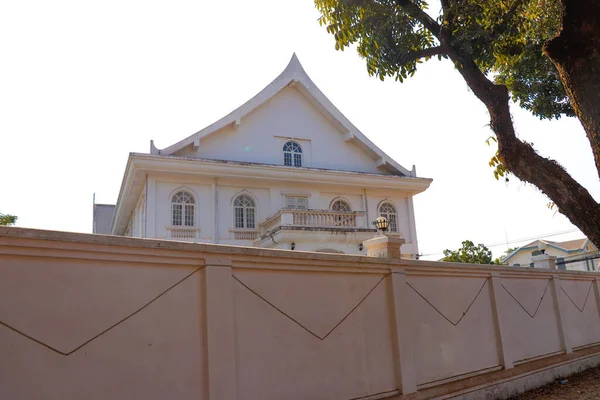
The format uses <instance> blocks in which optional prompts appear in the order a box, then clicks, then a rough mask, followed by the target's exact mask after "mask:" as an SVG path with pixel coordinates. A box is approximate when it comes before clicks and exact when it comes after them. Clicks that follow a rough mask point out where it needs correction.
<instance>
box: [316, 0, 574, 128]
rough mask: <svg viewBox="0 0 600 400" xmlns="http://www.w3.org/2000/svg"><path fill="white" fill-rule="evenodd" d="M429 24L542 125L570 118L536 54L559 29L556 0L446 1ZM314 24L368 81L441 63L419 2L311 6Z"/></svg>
mask: <svg viewBox="0 0 600 400" xmlns="http://www.w3.org/2000/svg"><path fill="white" fill-rule="evenodd" d="M445 3H446V7H445V9H442V10H441V11H440V13H438V15H437V18H436V19H435V22H437V23H438V24H440V26H442V27H443V28H445V29H446V30H447V32H448V33H449V37H450V38H451V40H450V43H449V44H450V45H452V46H455V47H456V49H457V50H458V51H459V52H460V53H461V54H464V55H466V56H469V57H471V58H472V59H473V60H474V61H475V63H476V64H477V66H478V67H479V68H480V69H481V71H482V72H484V73H486V74H488V73H491V74H492V75H493V76H494V77H495V81H496V82H497V83H500V84H504V85H506V86H507V87H508V89H509V90H510V92H511V94H512V97H513V99H514V100H515V101H516V102H518V103H519V104H520V105H521V106H522V107H523V108H525V109H527V110H529V111H531V112H532V113H533V114H534V115H536V116H538V117H540V118H559V117H560V116H561V115H563V114H565V115H569V116H572V115H574V114H573V109H572V108H571V105H570V103H569V101H568V99H567V95H566V93H565V90H564V87H563V85H562V83H561V82H560V79H559V77H558V72H557V70H556V68H555V67H554V65H553V64H552V62H551V61H550V60H549V59H548V58H547V57H545V56H544V55H543V54H542V46H543V45H544V43H545V42H546V41H547V40H548V39H550V38H551V37H553V36H554V35H555V34H556V33H557V32H558V29H559V27H560V3H559V1H558V0H534V1H531V0H512V1H506V0H503V1H498V0H460V1H457V0H454V1H451V0H446V1H445ZM315 4H316V6H317V8H318V10H319V11H320V12H321V17H320V19H319V23H320V24H321V25H324V26H326V29H327V32H329V33H331V34H333V36H334V38H335V47H336V49H339V50H344V49H345V48H346V47H348V46H350V45H351V44H354V43H356V44H357V48H358V52H359V54H360V55H361V56H362V57H363V58H364V59H365V60H366V62H367V72H368V73H369V75H373V76H377V77H378V78H379V79H381V80H384V79H385V78H386V77H389V78H393V79H396V80H398V81H400V82H402V81H403V80H404V79H406V78H407V77H409V76H412V75H414V73H415V72H416V70H417V66H418V64H419V63H420V62H421V59H425V60H428V59H429V58H430V57H432V56H437V57H438V58H442V57H443V58H447V57H448V55H447V53H446V52H445V51H444V50H443V46H442V45H441V40H439V39H438V38H436V36H434V34H433V32H432V29H431V27H429V26H427V23H426V22H425V23H424V22H423V21H421V20H420V19H419V18H415V14H424V15H425V16H428V15H429V14H425V10H428V4H427V3H426V2H425V1H422V0H414V1H412V2H411V1H398V0H380V1H372V0H350V1H343V0H342V1H340V0H316V1H315Z"/></svg>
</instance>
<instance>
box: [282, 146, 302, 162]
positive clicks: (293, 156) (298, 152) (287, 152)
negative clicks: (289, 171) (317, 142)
mask: <svg viewBox="0 0 600 400" xmlns="http://www.w3.org/2000/svg"><path fill="white" fill-rule="evenodd" d="M283 164H284V165H287V166H288V167H301V166H302V147H300V145H299V144H298V143H296V142H292V141H289V142H286V143H285V144H284V145H283Z"/></svg>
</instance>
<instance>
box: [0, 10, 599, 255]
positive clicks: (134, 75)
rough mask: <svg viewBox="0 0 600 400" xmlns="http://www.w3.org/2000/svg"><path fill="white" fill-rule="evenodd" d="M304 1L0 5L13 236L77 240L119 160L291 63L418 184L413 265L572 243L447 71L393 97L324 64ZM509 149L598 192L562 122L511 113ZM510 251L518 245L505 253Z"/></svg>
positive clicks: (577, 139)
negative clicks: (498, 171) (499, 172)
mask: <svg viewBox="0 0 600 400" xmlns="http://www.w3.org/2000/svg"><path fill="white" fill-rule="evenodd" d="M318 16H319V14H318V12H317V11H316V9H315V7H314V4H313V2H312V1H311V0H286V1H281V0H260V1H258V0H256V1H227V2H224V1H223V2H220V1H216V2H215V1H210V2H209V1H169V2H167V1H163V2H159V1H149V0H144V1H141V0H140V1H129V0H119V1H114V0H105V1H103V2H88V1H74V0H73V1H65V0H54V1H51V2H50V1H41V0H36V1H33V0H19V1H5V2H3V3H2V5H1V6H0V55H1V56H0V57H1V61H0V182H1V186H0V212H1V213H11V214H15V215H17V216H18V217H19V222H18V226H22V227H28V228H40V229H52V230H61V231H75V232H91V229H92V196H93V193H96V202H98V203H109V204H114V203H115V202H116V200H117V195H118V192H119V187H120V185H121V179H122V176H123V172H124V169H125V163H126V160H127V156H128V154H129V152H148V151H149V143H150V139H154V141H155V144H156V146H157V147H159V148H164V147H167V146H169V145H171V144H173V143H175V142H177V141H179V140H181V139H183V138H185V137H187V136H189V135H190V134H192V133H194V132H196V131H198V130H200V129H202V128H204V127H205V126H207V125H209V124H211V123H213V122H214V121H216V120H217V119H219V118H221V117H222V116H224V115H225V114H227V113H229V112H230V111H232V110H233V109H235V108H237V107H238V106H240V105H241V104H242V103H244V102H245V101H247V100H248V99H250V98H251V97H252V96H254V95H255V94H256V93H257V92H258V91H260V90H261V89H262V88H263V87H264V86H266V85H267V84H268V83H270V82H271V81H272V80H273V79H274V78H275V77H276V76H277V75H279V73H280V72H281V71H282V70H283V69H284V68H285V66H286V65H287V63H288V61H289V59H290V57H291V56H292V53H293V52H296V53H297V55H298V57H299V59H300V62H301V63H302V65H303V66H304V68H305V70H306V72H307V73H308V75H309V76H310V77H311V78H312V80H313V81H314V82H315V83H316V85H317V86H318V87H319V88H320V89H321V90H322V91H323V92H324V94H325V95H326V96H327V97H328V98H329V99H330V100H331V101H332V102H333V103H334V104H335V105H336V106H337V107H338V108H339V109H340V111H341V112H342V113H343V114H344V115H345V116H346V117H347V118H348V119H349V120H350V121H352V122H353V123H354V125H356V126H357V127H358V128H359V129H360V130H361V131H362V132H363V133H364V134H365V135H367V136H368V137H369V138H370V139H371V140H372V141H373V142H374V143H375V144H377V145H378V146H379V147H380V148H382V149H383V150H384V151H385V152H386V153H388V154H389V155H390V156H391V157H393V158H394V159H395V160H396V161H398V162H399V163H400V164H401V165H403V166H404V167H406V168H408V169H410V168H411V166H412V165H413V164H416V166H417V173H418V175H419V176H423V177H428V178H433V180H434V181H433V183H432V185H431V187H430V189H429V190H427V191H426V192H425V193H422V194H420V195H418V196H417V197H415V210H416V222H417V231H418V239H419V248H420V252H421V253H423V254H429V255H430V256H428V257H424V258H429V259H439V258H441V257H442V255H441V252H442V250H443V249H445V248H458V247H459V246H460V243H461V242H462V241H463V240H465V239H470V240H472V241H474V242H475V243H484V244H489V245H495V246H493V247H490V248H491V249H492V250H493V251H494V254H495V255H496V256H498V255H500V254H501V253H502V252H503V251H504V250H506V247H507V245H506V243H507V242H509V246H511V247H512V246H515V245H520V244H524V243H525V242H527V241H530V240H532V239H534V238H537V237H538V236H540V235H548V234H554V233H557V232H568V233H566V234H562V235H554V236H550V237H548V239H549V240H568V239H576V238H579V237H583V235H582V234H581V233H580V232H578V231H576V229H575V227H574V226H573V225H572V224H571V223H570V222H569V221H568V220H567V219H566V218H565V217H564V216H562V215H561V214H559V213H557V212H556V211H555V210H549V209H548V208H547V207H546V204H547V203H548V200H547V199H546V198H545V196H544V195H543V194H541V192H539V191H538V190H537V189H536V188H535V187H533V186H531V185H528V184H524V183H522V182H519V181H518V180H517V179H516V178H514V177H513V178H511V180H510V182H509V183H508V184H507V183H505V182H499V181H496V180H495V179H494V178H493V175H492V169H491V168H490V167H489V166H488V161H489V159H490V157H491V156H492V155H493V153H494V151H495V149H493V148H491V147H488V146H487V145H486V144H485V140H486V139H487V138H488V137H489V136H490V135H491V131H490V130H489V128H488V127H487V124H488V123H489V118H488V115H487V112H486V110H485V108H484V106H483V105H482V104H481V103H480V102H479V101H478V100H477V99H476V98H475V97H474V96H473V94H472V93H471V92H470V91H469V90H468V88H467V86H466V85H465V84H464V82H463V81H462V79H461V77H460V76H459V74H458V73H457V72H456V71H454V70H453V68H452V66H451V65H450V64H449V63H448V62H444V61H442V62H439V61H437V60H436V61H429V62H427V63H426V64H422V66H421V67H420V69H419V70H418V71H417V73H416V75H415V76H414V77H413V78H411V79H409V80H408V81H405V83H403V84H400V83H397V82H393V81H391V80H390V81H386V82H383V83H382V82H380V81H379V80H377V79H375V78H370V77H369V76H368V75H367V72H366V67H365V63H364V61H363V60H361V59H360V58H359V56H358V55H357V54H356V51H355V50H353V49H349V50H346V51H344V52H339V51H335V49H334V41H333V38H332V37H331V36H330V35H328V34H327V33H326V32H325V29H324V28H322V27H320V26H319V24H318V22H317V18H318ZM512 112H513V116H514V121H515V125H516V128H517V131H518V134H519V137H520V138H522V139H525V140H527V141H530V142H533V143H534V144H535V148H536V149H537V150H538V151H539V152H540V153H541V154H542V155H545V156H550V157H552V158H554V159H556V160H557V161H558V162H560V163H561V164H562V165H563V166H564V167H565V168H566V169H567V170H568V171H569V172H570V173H571V174H572V175H573V176H574V177H575V178H576V179H577V180H578V181H579V182H580V183H582V184H583V185H584V186H585V187H586V188H587V189H588V190H589V191H590V192H591V193H592V194H593V195H594V197H595V198H596V199H600V182H599V180H598V176H597V173H596V170H595V168H594V163H593V158H592V153H591V149H590V146H589V142H588V141H587V139H586V137H585V134H584V131H583V129H582V128H581V126H580V124H579V122H578V121H577V120H576V119H561V120H560V121H551V122H549V121H540V120H538V119H537V118H535V117H533V116H531V115H530V114H528V113H527V112H525V111H523V110H520V109H519V108H518V107H516V106H514V107H513V108H512ZM516 240H521V241H519V242H516V243H511V242H514V241H516Z"/></svg>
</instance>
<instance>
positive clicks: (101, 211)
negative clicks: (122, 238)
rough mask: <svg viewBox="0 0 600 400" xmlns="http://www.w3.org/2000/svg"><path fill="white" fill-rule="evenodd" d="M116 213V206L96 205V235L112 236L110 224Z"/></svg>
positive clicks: (94, 230)
mask: <svg viewBox="0 0 600 400" xmlns="http://www.w3.org/2000/svg"><path fill="white" fill-rule="evenodd" d="M114 213H115V205H114V204H96V203H94V228H93V232H94V233H100V234H103V235H109V234H110V223H111V221H112V217H113V214H114Z"/></svg>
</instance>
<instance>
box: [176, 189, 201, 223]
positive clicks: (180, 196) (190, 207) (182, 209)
mask: <svg viewBox="0 0 600 400" xmlns="http://www.w3.org/2000/svg"><path fill="white" fill-rule="evenodd" d="M195 211H196V204H195V202H194V197H192V195H191V194H189V193H188V192H185V191H183V190H182V191H181V192H177V193H175V194H174V195H173V198H172V199H171V223H172V224H173V226H194V225H195V224H196V218H195V214H196V213H195Z"/></svg>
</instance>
